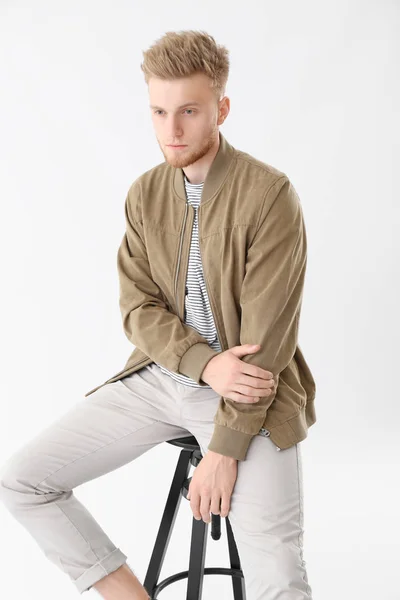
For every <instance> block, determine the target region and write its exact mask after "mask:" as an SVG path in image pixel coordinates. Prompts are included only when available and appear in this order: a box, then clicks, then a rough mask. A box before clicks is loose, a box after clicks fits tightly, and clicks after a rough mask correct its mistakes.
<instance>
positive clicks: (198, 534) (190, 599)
mask: <svg viewBox="0 0 400 600" xmlns="http://www.w3.org/2000/svg"><path fill="white" fill-rule="evenodd" d="M167 443H168V444H171V445H173V446H177V447H179V448H182V450H181V452H180V455H179V458H178V461H177V466H176V469H175V474H174V476H173V478H172V483H171V487H170V490H169V494H168V498H167V501H166V504H165V508H164V513H163V516H162V518H161V523H160V527H159V530H158V534H157V537H156V541H155V544H154V547H153V551H152V555H151V558H150V562H149V565H148V568H147V573H146V576H145V578H144V582H143V587H144V588H145V589H146V591H147V593H148V594H149V596H150V598H151V600H157V598H158V594H159V592H161V591H162V590H163V589H164V588H165V587H166V586H167V585H170V584H171V583H174V582H175V581H179V580H180V579H184V578H187V580H188V583H187V592H186V600H201V598H202V591H203V577H204V575H230V576H231V578H232V587H233V598H234V600H246V591H245V585H244V575H243V572H242V569H241V566H240V559H239V553H238V550H237V546H236V542H235V539H234V535H233V532H232V527H231V524H230V522H229V518H228V517H224V519H225V525H226V533H227V540H228V549H229V558H230V565H231V568H225V567H206V568H205V567H204V563H205V556H206V546H207V533H208V526H209V523H205V522H204V521H203V519H200V520H197V519H195V518H194V517H193V520H192V535H191V543H190V556H189V569H188V570H187V571H181V572H179V573H176V574H174V575H170V576H169V577H167V578H166V579H163V580H162V581H159V577H160V572H161V569H162V566H163V563H164V559H165V555H166V552H167V548H168V544H169V541H170V538H171V534H172V531H173V527H174V523H175V519H176V516H177V514H178V509H179V506H180V502H181V499H182V497H184V498H186V499H187V494H188V490H189V485H190V482H191V479H192V478H191V477H188V475H189V472H190V467H191V466H192V465H193V466H195V467H196V466H197V465H198V464H199V463H200V461H201V460H202V458H203V456H202V454H201V449H200V445H199V443H198V442H197V439H196V438H195V436H192V435H189V436H184V437H179V438H175V439H172V440H168V441H167ZM211 537H212V539H213V540H219V539H220V537H221V517H220V515H214V514H213V513H211Z"/></svg>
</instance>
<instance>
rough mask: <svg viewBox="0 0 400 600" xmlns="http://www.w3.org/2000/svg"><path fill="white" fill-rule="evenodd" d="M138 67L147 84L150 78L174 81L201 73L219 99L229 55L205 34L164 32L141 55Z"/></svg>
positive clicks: (222, 89)
mask: <svg viewBox="0 0 400 600" xmlns="http://www.w3.org/2000/svg"><path fill="white" fill-rule="evenodd" d="M143 56H144V61H143V63H142V64H141V65H140V68H141V69H142V71H143V72H144V76H145V81H146V83H147V84H148V83H149V79H150V78H151V77H157V78H159V79H166V80H171V79H178V78H181V77H190V76H191V75H194V74H196V73H204V74H205V75H207V76H208V77H209V78H210V86H211V88H213V90H214V92H215V95H216V97H217V98H218V99H220V98H221V97H222V96H223V95H224V94H225V88H226V83H227V80H228V75H229V52H228V50H227V49H226V48H225V46H220V45H217V44H216V42H215V39H214V38H213V37H212V36H211V35H209V34H208V33H206V32H205V31H194V30H186V31H167V32H166V33H165V35H163V37H161V38H159V39H158V40H156V42H155V43H154V44H153V45H152V46H150V48H149V49H148V50H146V51H144V52H143Z"/></svg>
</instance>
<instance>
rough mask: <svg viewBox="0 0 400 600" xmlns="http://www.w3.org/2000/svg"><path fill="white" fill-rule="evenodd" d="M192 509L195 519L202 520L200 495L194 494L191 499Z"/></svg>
mask: <svg viewBox="0 0 400 600" xmlns="http://www.w3.org/2000/svg"><path fill="white" fill-rule="evenodd" d="M190 508H191V509H192V513H193V516H194V518H195V519H197V520H198V521H199V520H200V519H201V513H200V495H199V494H193V495H191V498H190Z"/></svg>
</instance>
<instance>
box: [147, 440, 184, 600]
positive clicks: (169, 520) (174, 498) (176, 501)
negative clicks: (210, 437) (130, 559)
mask: <svg viewBox="0 0 400 600" xmlns="http://www.w3.org/2000/svg"><path fill="white" fill-rule="evenodd" d="M191 455H192V452H191V451H188V450H182V451H181V453H180V455H179V459H178V463H177V465H176V469H175V474H174V477H173V479H172V484H171V487H170V490H169V494H168V498H167V502H166V504H165V509H164V513H163V516H162V519H161V523H160V527H159V529H158V534H157V538H156V542H155V544H154V547H153V552H152V555H151V558H150V562H149V566H148V569H147V573H146V577H145V578H144V582H143V587H144V588H145V589H146V591H147V593H148V594H149V595H150V598H153V595H152V594H153V590H154V588H155V587H156V585H157V584H158V580H159V577H160V573H161V569H162V566H163V563H164V558H165V554H166V552H167V548H168V544H169V541H170V538H171V534H172V530H173V527H174V523H175V519H176V516H177V514H178V509H179V505H180V503H181V500H182V493H181V490H182V487H183V483H184V481H185V479H187V477H188V475H189V472H190V467H191V462H190V458H191Z"/></svg>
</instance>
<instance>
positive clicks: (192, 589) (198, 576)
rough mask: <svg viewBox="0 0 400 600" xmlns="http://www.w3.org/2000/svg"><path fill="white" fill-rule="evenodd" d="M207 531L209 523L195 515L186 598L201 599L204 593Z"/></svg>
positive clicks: (191, 599) (188, 599)
mask: <svg viewBox="0 0 400 600" xmlns="http://www.w3.org/2000/svg"><path fill="white" fill-rule="evenodd" d="M207 532H208V523H205V522H204V521H203V519H199V520H197V519H195V518H194V517H193V524H192V540H191V543H190V558H189V573H188V585H187V593H186V600H201V597H202V594H203V579H204V563H205V558H206V547H207Z"/></svg>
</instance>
